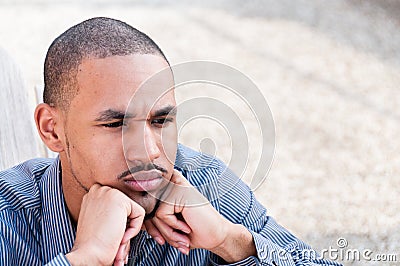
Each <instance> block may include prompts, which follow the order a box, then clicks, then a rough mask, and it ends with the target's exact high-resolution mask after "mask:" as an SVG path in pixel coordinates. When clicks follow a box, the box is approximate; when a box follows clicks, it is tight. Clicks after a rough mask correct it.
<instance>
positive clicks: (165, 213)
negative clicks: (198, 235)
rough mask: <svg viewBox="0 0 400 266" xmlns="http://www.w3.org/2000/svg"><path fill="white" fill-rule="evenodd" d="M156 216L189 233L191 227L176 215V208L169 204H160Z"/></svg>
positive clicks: (176, 228)
mask: <svg viewBox="0 0 400 266" xmlns="http://www.w3.org/2000/svg"><path fill="white" fill-rule="evenodd" d="M156 217H157V218H158V219H160V220H162V221H163V222H164V223H166V224H167V225H169V226H170V227H172V228H173V229H175V230H180V231H182V232H184V233H186V234H190V232H192V229H191V228H190V227H189V225H187V224H186V223H185V222H184V221H181V220H179V219H178V217H177V216H176V208H175V206H172V205H170V204H160V207H159V208H158V211H157V213H156Z"/></svg>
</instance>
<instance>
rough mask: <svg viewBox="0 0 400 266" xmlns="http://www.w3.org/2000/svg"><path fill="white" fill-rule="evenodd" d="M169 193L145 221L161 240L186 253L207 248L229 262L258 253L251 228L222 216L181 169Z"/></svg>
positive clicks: (148, 229) (149, 229)
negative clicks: (152, 214) (193, 249)
mask: <svg viewBox="0 0 400 266" xmlns="http://www.w3.org/2000/svg"><path fill="white" fill-rule="evenodd" d="M165 194H167V196H165V198H164V199H162V200H163V201H162V203H160V206H159V208H158V210H157V212H156V214H155V216H154V218H153V219H151V220H149V221H146V222H145V226H146V230H147V231H148V233H149V234H150V235H152V236H153V237H154V238H155V239H156V240H157V242H158V243H160V244H163V243H164V242H165V241H167V242H168V243H169V244H170V245H172V246H174V247H176V248H178V249H179V250H180V251H181V252H182V253H184V254H188V253H189V250H190V248H203V249H207V250H209V251H211V252H213V253H214V254H217V255H218V256H220V257H221V258H223V259H224V260H225V261H226V262H236V261H240V260H243V259H245V258H247V257H249V256H252V255H256V249H255V245H254V241H253V237H252V235H251V234H250V232H249V231H248V230H247V229H246V228H245V227H244V226H242V225H237V224H233V223H231V222H229V221H228V220H226V219H225V218H224V217H222V216H221V215H220V214H219V213H218V212H217V211H216V210H215V209H214V208H213V207H212V206H211V204H210V203H209V202H208V200H207V199H206V198H205V197H204V196H203V195H202V194H201V193H200V192H199V191H198V190H197V189H196V188H194V187H193V186H191V185H190V184H189V182H188V181H187V180H186V179H185V178H184V177H183V176H182V175H181V174H180V173H179V172H178V171H175V172H174V174H173V177H172V179H171V184H170V187H169V188H168V189H167V191H166V193H165ZM165 194H164V195H165ZM176 239H180V240H179V241H176Z"/></svg>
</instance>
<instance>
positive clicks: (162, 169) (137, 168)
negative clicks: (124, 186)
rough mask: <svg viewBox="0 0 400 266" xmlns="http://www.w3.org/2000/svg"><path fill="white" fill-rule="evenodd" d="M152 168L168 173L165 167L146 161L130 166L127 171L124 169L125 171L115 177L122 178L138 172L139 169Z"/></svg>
mask: <svg viewBox="0 0 400 266" xmlns="http://www.w3.org/2000/svg"><path fill="white" fill-rule="evenodd" d="M153 169H156V170H158V171H160V172H162V173H165V174H166V173H168V171H167V170H166V169H165V168H163V167H161V166H159V165H157V164H155V163H147V164H139V165H136V166H134V167H131V168H129V169H128V170H127V171H125V172H123V173H121V174H120V175H118V177H117V178H118V179H121V178H124V177H126V176H128V175H131V174H134V173H137V172H140V171H150V170H153Z"/></svg>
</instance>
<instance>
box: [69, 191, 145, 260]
mask: <svg viewBox="0 0 400 266" xmlns="http://www.w3.org/2000/svg"><path fill="white" fill-rule="evenodd" d="M144 215H145V211H144V209H143V208H142V207H141V206H140V205H138V204H137V203H136V202H134V201H132V200H131V199H130V198H128V197H127V196H126V195H125V194H123V193H122V192H120V191H118V190H116V189H113V188H110V187H107V186H100V185H98V184H95V185H93V186H92V187H91V188H90V190H89V192H88V193H87V194H86V195H85V196H84V197H83V201H82V205H81V210H80V213H79V219H78V228H77V232H76V239H75V242H74V246H73V248H72V250H71V252H70V253H68V254H67V255H66V258H67V259H68V261H69V262H70V263H71V265H111V264H113V263H114V265H124V261H125V259H126V257H127V255H128V252H129V243H130V239H131V238H133V237H134V236H136V235H137V234H138V233H139V231H140V229H141V227H142V224H143V219H144ZM128 221H129V223H127V222H128Z"/></svg>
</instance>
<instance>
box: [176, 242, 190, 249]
mask: <svg viewBox="0 0 400 266" xmlns="http://www.w3.org/2000/svg"><path fill="white" fill-rule="evenodd" d="M178 244H179V245H180V246H184V247H187V248H188V247H189V243H186V242H178Z"/></svg>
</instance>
